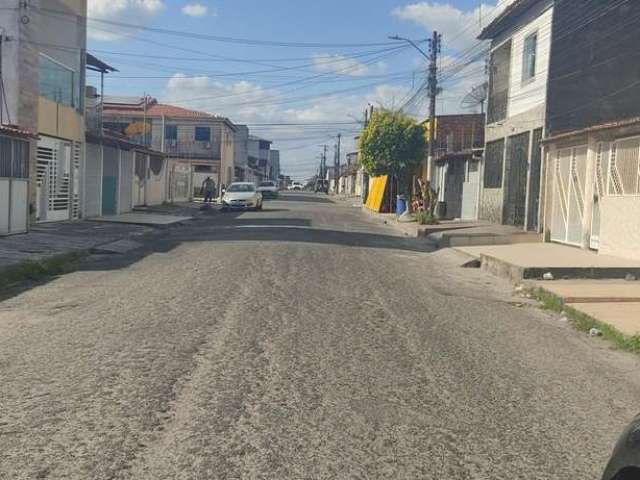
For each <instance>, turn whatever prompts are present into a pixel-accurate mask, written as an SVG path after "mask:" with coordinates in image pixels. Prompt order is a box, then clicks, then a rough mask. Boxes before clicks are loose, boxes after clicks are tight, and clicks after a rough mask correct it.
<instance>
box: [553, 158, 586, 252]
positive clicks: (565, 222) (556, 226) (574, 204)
mask: <svg viewBox="0 0 640 480" xmlns="http://www.w3.org/2000/svg"><path fill="white" fill-rule="evenodd" d="M586 160H587V147H586V146H581V147H574V148H565V149H562V150H558V151H557V152H556V158H555V160H554V180H553V218H552V222H551V240H553V241H555V242H562V243H568V244H571V245H577V246H581V245H582V233H583V219H584V207H585V198H584V191H585V186H586V176H587V174H586V172H587V162H586Z"/></svg>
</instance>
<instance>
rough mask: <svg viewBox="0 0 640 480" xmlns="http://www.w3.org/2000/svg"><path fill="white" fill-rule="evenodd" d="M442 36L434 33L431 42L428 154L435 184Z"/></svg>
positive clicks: (429, 171) (431, 176)
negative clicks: (435, 141)
mask: <svg viewBox="0 0 640 480" xmlns="http://www.w3.org/2000/svg"><path fill="white" fill-rule="evenodd" d="M441 47H442V35H440V34H439V33H438V32H436V31H434V32H433V38H431V39H430V40H429V77H428V91H429V145H428V148H429V150H428V154H427V179H428V180H429V181H430V182H432V183H433V170H434V164H433V163H434V162H433V153H434V148H433V147H434V140H435V136H436V96H437V95H438V93H439V88H438V56H439V55H440V52H441V50H442V48H441Z"/></svg>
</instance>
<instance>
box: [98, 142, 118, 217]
mask: <svg viewBox="0 0 640 480" xmlns="http://www.w3.org/2000/svg"><path fill="white" fill-rule="evenodd" d="M118 157H119V156H118V150H117V149H115V148H113V147H107V146H103V147H102V214H103V215H115V214H117V213H118V170H119V163H120V162H119V158H118Z"/></svg>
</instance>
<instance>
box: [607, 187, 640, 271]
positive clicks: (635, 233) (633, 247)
mask: <svg viewBox="0 0 640 480" xmlns="http://www.w3.org/2000/svg"><path fill="white" fill-rule="evenodd" d="M600 208H601V217H600V218H601V226H600V250H599V253H601V254H604V255H615V256H619V257H626V258H632V259H634V260H640V220H638V219H640V197H604V198H603V199H602V200H601V204H600ZM630 219H633V221H630Z"/></svg>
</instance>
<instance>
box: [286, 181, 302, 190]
mask: <svg viewBox="0 0 640 480" xmlns="http://www.w3.org/2000/svg"><path fill="white" fill-rule="evenodd" d="M303 188H304V186H303V185H302V184H301V183H300V182H293V183H292V184H291V185H289V190H302V189H303Z"/></svg>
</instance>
